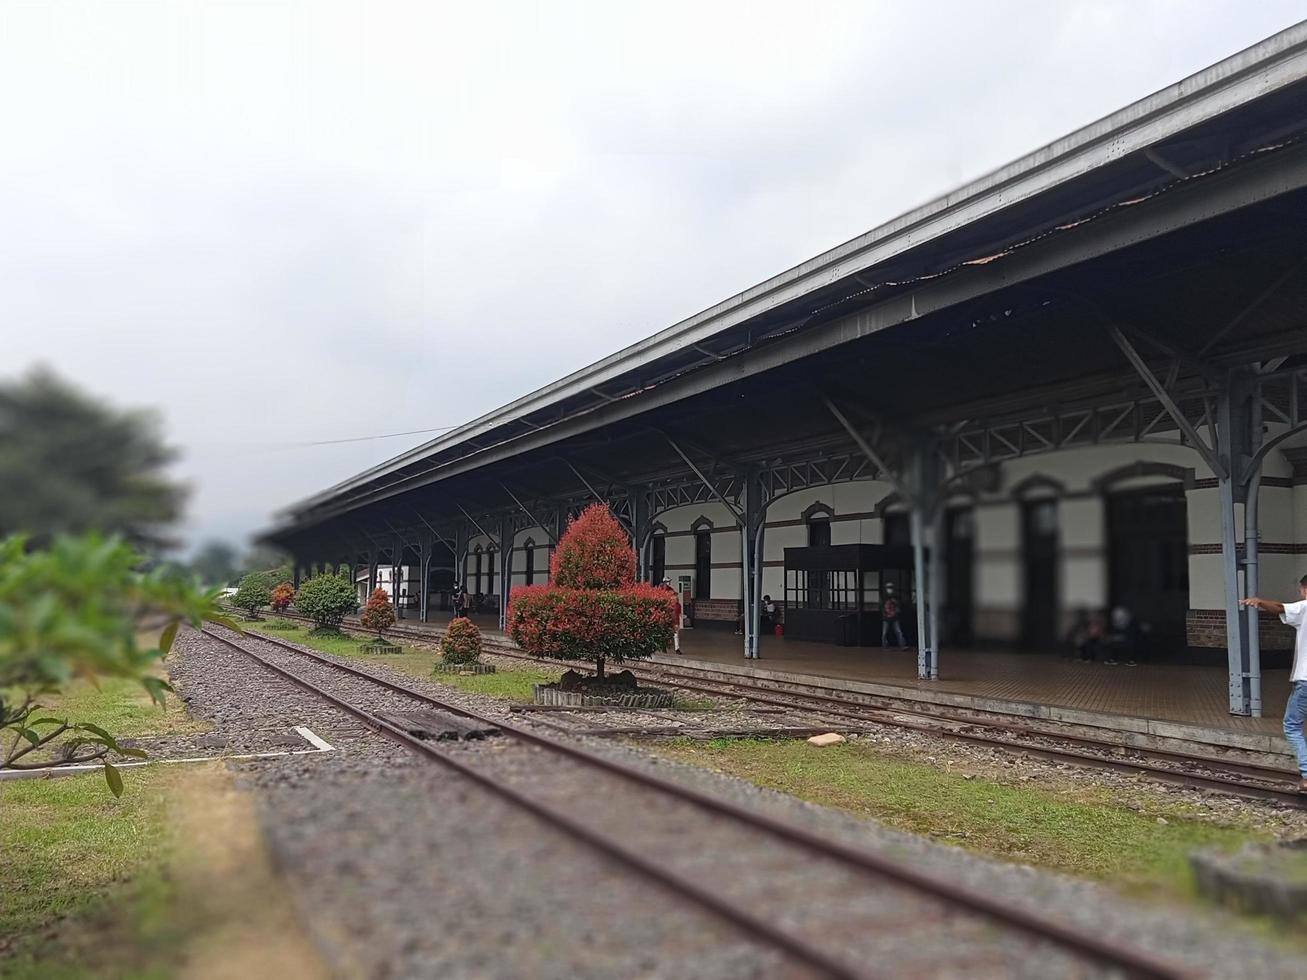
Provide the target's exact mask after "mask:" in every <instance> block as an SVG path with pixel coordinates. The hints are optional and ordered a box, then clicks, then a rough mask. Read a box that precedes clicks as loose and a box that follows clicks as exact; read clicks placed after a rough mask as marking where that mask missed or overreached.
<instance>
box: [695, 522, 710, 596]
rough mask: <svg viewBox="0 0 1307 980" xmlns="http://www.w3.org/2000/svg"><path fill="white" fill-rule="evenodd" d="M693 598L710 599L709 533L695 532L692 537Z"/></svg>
mask: <svg viewBox="0 0 1307 980" xmlns="http://www.w3.org/2000/svg"><path fill="white" fill-rule="evenodd" d="M694 597H695V598H696V599H711V598H712V532H711V531H697V532H695V535H694Z"/></svg>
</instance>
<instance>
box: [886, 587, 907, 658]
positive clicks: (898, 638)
mask: <svg viewBox="0 0 1307 980" xmlns="http://www.w3.org/2000/svg"><path fill="white" fill-rule="evenodd" d="M901 609H902V607H901V606H899V600H898V599H897V598H895V596H894V590H893V589H892V588H891V587H890V586H888V585H887V586H885V600H884V601H883V602H882V603H881V604H880V645H881V646H882V647H888V646H889V641H890V638H891V637H893V639H894V647H895V649H897V650H903V649H906V648H907V645H908V644H907V641H906V640H904V639H903V625H902V624H901V623H900V622H899V612H900V611H901Z"/></svg>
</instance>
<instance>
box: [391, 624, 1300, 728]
mask: <svg viewBox="0 0 1307 980" xmlns="http://www.w3.org/2000/svg"><path fill="white" fill-rule="evenodd" d="M473 619H474V621H475V622H476V623H477V625H478V626H479V627H480V628H481V629H482V631H483V632H487V633H494V634H496V635H498V631H497V625H498V621H497V619H496V618H495V616H493V615H488V616H487V615H482V616H475V617H473ZM447 621H448V614H447V613H446V614H443V615H433V617H432V625H435V626H444V625H445V623H446V622H447ZM404 625H405V626H414V625H419V624H417V623H414V622H411V621H408V620H407V619H406V621H405V623H404ZM681 649H682V651H683V652H684V653H685V655H686V656H687V657H688V658H693V659H696V660H704V661H709V662H715V663H730V664H735V665H738V666H755V667H761V668H764V669H766V670H781V671H792V672H794V673H796V674H815V675H818V676H822V677H831V678H848V679H852V680H860V681H870V682H876V683H887V684H894V685H898V686H901V687H911V688H920V689H923V690H934V691H948V692H951V693H956V694H969V695H973V696H976V697H985V698H998V699H1005V700H1009V701H1025V702H1033V703H1036V704H1048V705H1056V706H1058V707H1064V708H1078V709H1080V710H1084V711H1098V712H1107V713H1111V714H1120V715H1129V716H1133V717H1137V718H1153V719H1160V720H1165V721H1178V722H1187V723H1190V724H1195V725H1202V726H1204V727H1209V728H1221V729H1225V730H1227V731H1235V732H1244V733H1249V734H1272V735H1278V734H1279V732H1280V730H1281V721H1280V719H1281V717H1282V715H1283V709H1284V702H1285V699H1286V698H1287V697H1288V694H1289V672H1288V670H1286V669H1280V670H1267V671H1264V672H1263V676H1262V697H1263V702H1264V710H1265V717H1262V718H1243V717H1239V716H1235V715H1231V714H1230V713H1229V710H1228V706H1229V694H1228V689H1227V680H1226V671H1225V668H1224V667H1222V666H1216V665H1212V666H1197V665H1187V664H1164V665H1161V664H1159V665H1150V664H1140V665H1139V666H1137V667H1126V666H1124V665H1119V666H1108V665H1106V664H1103V663H1080V662H1078V661H1072V660H1067V659H1065V658H1063V657H1059V656H1058V655H1056V654H1040V653H1017V652H1002V651H977V650H951V649H945V650H944V651H943V652H942V653H941V654H940V661H939V671H940V679H939V680H937V681H922V680H918V679H917V654H916V651H915V650H908V651H898V650H882V649H881V648H879V647H835V646H829V645H827V644H824V643H809V642H805V641H802V640H787V639H784V638H782V637H775V636H766V637H763V640H762V647H761V650H760V652H761V654H762V658H761V659H760V660H756V661H746V660H745V659H744V653H743V641H742V639H741V637H739V636H736V635H734V634H733V633H731V631H730V630H719V629H699V630H684V631H682V633H681Z"/></svg>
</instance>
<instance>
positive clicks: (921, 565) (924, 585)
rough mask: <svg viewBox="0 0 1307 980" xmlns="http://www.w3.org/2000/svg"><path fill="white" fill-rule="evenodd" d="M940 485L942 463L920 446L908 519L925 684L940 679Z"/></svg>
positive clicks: (920, 672) (915, 454)
mask: <svg viewBox="0 0 1307 980" xmlns="http://www.w3.org/2000/svg"><path fill="white" fill-rule="evenodd" d="M939 482H940V481H939V467H938V459H937V457H936V455H935V453H934V451H933V449H932V447H931V446H930V445H928V444H927V443H925V442H918V443H917V444H916V445H915V446H914V447H913V450H912V479H911V481H910V487H911V491H912V493H911V496H910V497H909V501H908V503H909V507H910V510H909V512H908V517H909V522H910V524H911V528H912V567H913V572H912V575H913V580H914V582H915V584H916V591H917V598H916V606H917V677H918V678H920V679H921V680H938V679H939V649H938V627H939V611H938V610H939V582H938V581H937V580H938V579H939V578H940V575H939V569H940V565H941V559H940V555H939V550H940V549H939V547H938V543H937V542H936V541H935V540H932V539H934V538H936V533H935V530H936V527H937V526H938V524H939V521H940V515H939V513H938V511H939V507H938V498H939ZM928 556H929V557H928ZM899 601H900V602H901V601H902V598H900V600H899Z"/></svg>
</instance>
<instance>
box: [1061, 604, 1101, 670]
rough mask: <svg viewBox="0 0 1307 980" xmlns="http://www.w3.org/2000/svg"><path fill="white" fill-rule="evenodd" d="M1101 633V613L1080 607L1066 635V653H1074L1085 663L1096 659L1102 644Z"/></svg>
mask: <svg viewBox="0 0 1307 980" xmlns="http://www.w3.org/2000/svg"><path fill="white" fill-rule="evenodd" d="M1103 633H1104V629H1103V615H1102V613H1098V612H1092V613H1091V612H1090V611H1089V610H1088V609H1081V610H1080V611H1079V612H1078V613H1077V614H1076V621H1075V623H1074V624H1073V625H1072V627H1071V633H1070V635H1069V636H1068V637H1067V650H1068V654H1074V655H1075V656H1076V657H1078V659H1080V660H1082V661H1084V662H1086V663H1092V662H1094V661H1096V660H1097V659H1098V651H1099V650H1100V649H1101V648H1102V646H1103Z"/></svg>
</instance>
